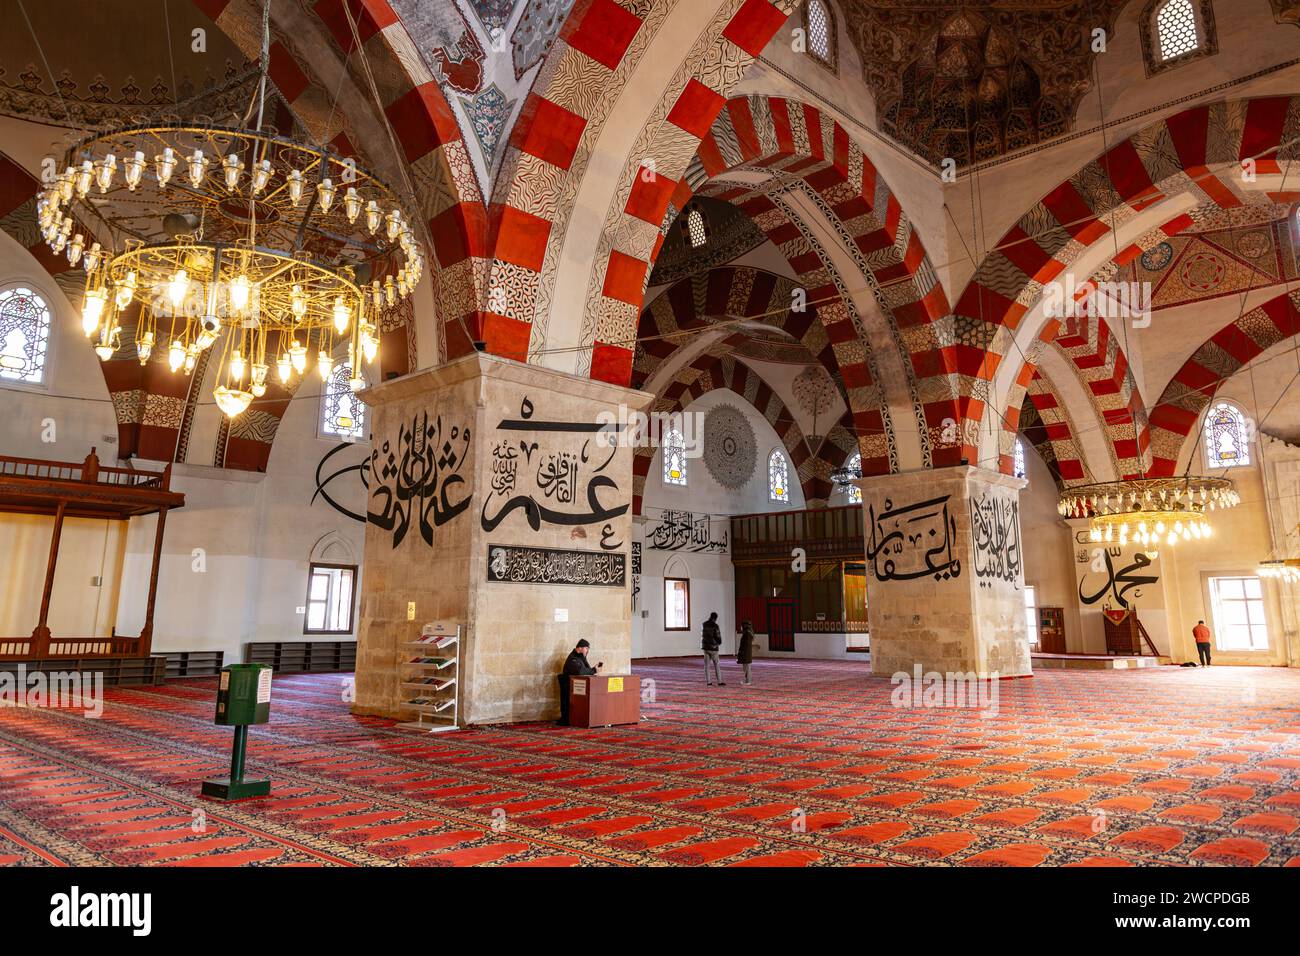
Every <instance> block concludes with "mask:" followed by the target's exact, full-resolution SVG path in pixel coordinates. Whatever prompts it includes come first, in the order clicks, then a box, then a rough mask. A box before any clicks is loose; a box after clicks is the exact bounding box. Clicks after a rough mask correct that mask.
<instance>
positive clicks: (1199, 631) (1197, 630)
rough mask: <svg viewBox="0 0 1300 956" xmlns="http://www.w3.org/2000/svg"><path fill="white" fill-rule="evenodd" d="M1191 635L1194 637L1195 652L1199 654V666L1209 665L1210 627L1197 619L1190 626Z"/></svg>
mask: <svg viewBox="0 0 1300 956" xmlns="http://www.w3.org/2000/svg"><path fill="white" fill-rule="evenodd" d="M1192 637H1194V638H1196V653H1197V654H1199V655H1200V658H1201V666H1202V667H1209V666H1210V637H1211V635H1210V629H1209V628H1208V627H1206V626H1205V622H1204V621H1197V622H1196V626H1195V627H1194V628H1192Z"/></svg>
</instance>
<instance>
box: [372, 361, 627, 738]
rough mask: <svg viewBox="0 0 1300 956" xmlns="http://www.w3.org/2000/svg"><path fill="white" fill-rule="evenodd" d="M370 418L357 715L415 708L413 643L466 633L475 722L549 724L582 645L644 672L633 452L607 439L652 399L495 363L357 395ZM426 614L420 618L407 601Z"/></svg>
mask: <svg viewBox="0 0 1300 956" xmlns="http://www.w3.org/2000/svg"><path fill="white" fill-rule="evenodd" d="M361 395H362V397H363V400H364V401H365V402H366V404H367V405H369V406H370V408H371V415H372V428H371V434H372V437H371V457H370V461H369V463H368V469H367V470H368V480H367V488H368V491H367V495H368V498H367V524H366V540H365V574H364V576H363V583H362V590H361V607H360V627H359V630H358V634H357V670H356V701H355V704H354V706H353V711H354V712H356V713H362V714H380V715H383V716H388V717H398V718H406V719H414V717H415V713H414V711H412V710H407V709H404V708H403V707H402V705H401V702H402V700H403V698H404V696H409V694H407V695H404V694H403V693H402V691H401V688H400V686H399V685H400V677H401V675H402V673H403V669H402V667H401V664H402V662H403V661H405V660H407V659H408V658H409V657H410V656H411V654H412V653H413V651H412V650H411V649H410V648H406V647H403V646H402V643H403V642H405V641H411V640H414V639H415V638H417V637H418V636H419V633H420V627H421V625H422V624H423V623H425V622H427V621H434V620H448V621H454V622H456V623H459V624H460V626H461V634H462V639H461V660H460V676H459V687H460V691H459V693H460V717H461V722H462V723H492V722H500V721H518V720H537V719H542V718H554V717H555V716H557V715H558V713H559V693H558V686H557V684H556V680H555V675H556V674H558V673H559V670H560V665H561V664H562V662H563V660H564V658H565V656H566V655H567V654H568V652H569V651H570V650H571V649H572V648H573V645H574V644H576V643H577V641H578V640H579V638H586V639H587V640H589V641H590V642H591V644H592V651H591V660H592V661H593V662H595V661H604V663H605V673H610V674H625V673H628V671H629V668H630V666H631V647H632V621H631V603H630V602H631V577H632V575H631V568H630V561H629V554H630V543H631V536H632V509H631V504H632V453H633V449H632V448H631V447H629V446H628V445H627V444H626V443H622V442H608V441H606V440H605V438H606V436H603V435H601V434H599V433H598V432H597V429H598V428H599V426H600V424H601V421H602V419H601V417H600V415H601V413H602V412H603V413H606V414H607V415H608V416H609V419H610V420H618V416H619V409H620V406H624V409H625V413H624V416H623V419H622V420H626V410H631V411H640V410H641V409H643V408H644V407H645V406H646V404H648V402H649V401H650V399H651V396H649V395H647V394H646V393H644V392H637V391H633V390H630V389H625V388H619V387H617V386H613V385H608V384H605V383H602V382H595V381H591V380H589V379H584V378H579V377H577V376H573V375H567V374H564V373H561V372H555V371H552V370H550V369H545V368H541V367H538V366H533V365H524V364H521V363H519V362H514V361H510V360H508V359H502V358H497V357H495V356H491V355H486V354H482V353H475V354H473V355H468V356H465V357H464V358H461V359H457V360H455V361H453V362H449V363H447V364H446V365H443V366H439V367H437V368H432V369H426V370H422V371H419V372H414V373H412V374H410V375H406V376H404V377H402V378H398V379H394V380H392V381H389V382H385V383H383V384H381V385H378V386H376V387H374V388H371V389H367V390H366V391H364V392H362V393H361ZM410 604H414V605H415V610H414V619H413V620H408V607H409V605H410Z"/></svg>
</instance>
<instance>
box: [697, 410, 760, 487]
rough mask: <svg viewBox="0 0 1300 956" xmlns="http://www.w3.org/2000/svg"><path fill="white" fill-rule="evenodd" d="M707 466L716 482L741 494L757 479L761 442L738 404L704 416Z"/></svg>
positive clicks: (710, 411)
mask: <svg viewBox="0 0 1300 956" xmlns="http://www.w3.org/2000/svg"><path fill="white" fill-rule="evenodd" d="M704 464H705V466H706V467H707V468H708V469H709V474H710V475H712V476H713V480H714V481H716V482H717V483H718V484H720V485H722V487H724V488H726V489H728V490H730V491H738V490H740V489H741V488H743V487H745V483H746V482H748V481H749V479H750V478H752V477H753V476H754V468H755V467H756V466H757V465H758V443H757V441H756V440H755V438H754V426H752V425H751V424H749V419H747V418H746V417H745V413H744V412H742V411H741V410H740V409H739V408H737V407H736V406H735V405H730V404H726V403H724V404H721V405H715V406H714V407H713V408H711V409H709V411H708V414H706V415H705V416H704Z"/></svg>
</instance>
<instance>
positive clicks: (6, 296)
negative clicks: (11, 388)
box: [0, 285, 50, 385]
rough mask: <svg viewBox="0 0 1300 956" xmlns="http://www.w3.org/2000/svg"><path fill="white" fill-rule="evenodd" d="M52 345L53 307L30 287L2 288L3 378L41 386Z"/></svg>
mask: <svg viewBox="0 0 1300 956" xmlns="http://www.w3.org/2000/svg"><path fill="white" fill-rule="evenodd" d="M49 345H50V307H49V306H48V305H46V304H45V300H44V299H42V298H41V297H40V295H38V294H37V293H36V292H34V291H33V290H32V289H29V288H28V287H27V286H21V285H17V286H10V287H9V288H7V289H5V290H3V291H0V379H9V380H10V381H14V382H25V383H27V384H28V385H39V384H41V383H42V382H44V381H45V356H46V350H47V349H48V348H49Z"/></svg>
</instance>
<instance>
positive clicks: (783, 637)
mask: <svg viewBox="0 0 1300 956" xmlns="http://www.w3.org/2000/svg"><path fill="white" fill-rule="evenodd" d="M795 616H796V615H795V602H794V601H792V600H790V599H789V598H772V599H770V600H769V601H768V602H767V649H768V650H770V651H793V650H794V622H795Z"/></svg>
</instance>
